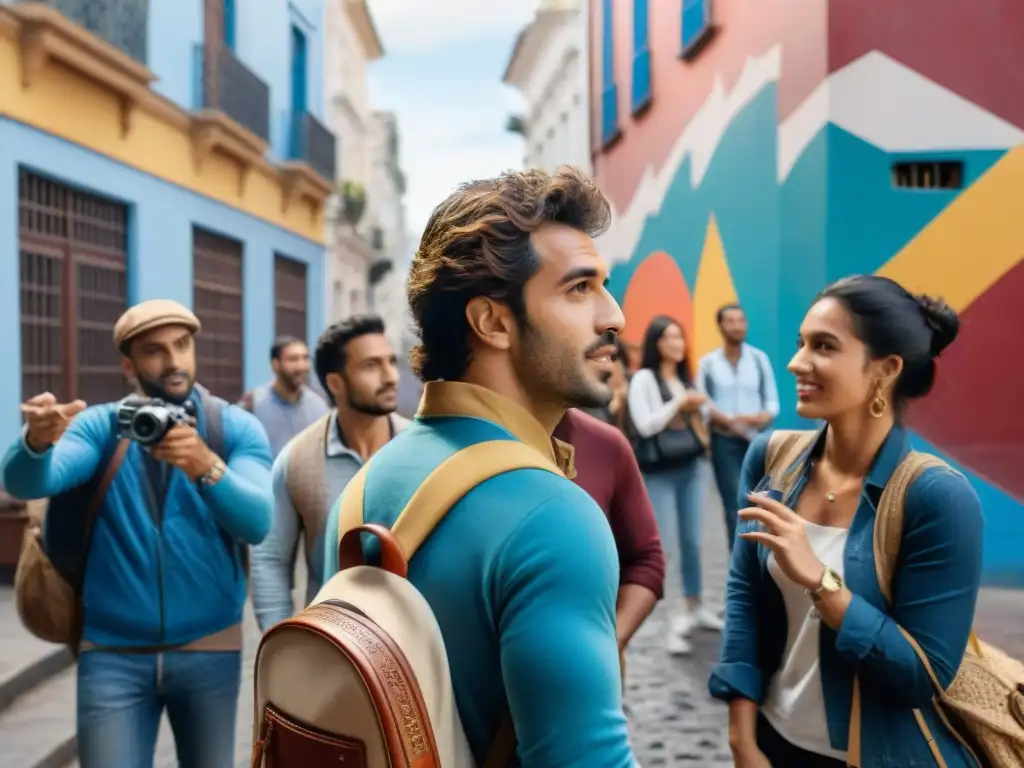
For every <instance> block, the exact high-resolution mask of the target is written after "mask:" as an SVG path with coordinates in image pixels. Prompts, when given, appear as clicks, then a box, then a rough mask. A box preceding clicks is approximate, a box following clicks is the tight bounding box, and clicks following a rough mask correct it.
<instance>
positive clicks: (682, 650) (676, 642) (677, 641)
mask: <svg viewBox="0 0 1024 768" xmlns="http://www.w3.org/2000/svg"><path fill="white" fill-rule="evenodd" d="M667 647H668V652H669V654H671V655H672V656H689V655H690V654H691V653H693V646H691V645H690V641H689V640H687V639H686V638H685V637H683V636H682V635H678V634H676V633H675V632H672V633H671V634H669V636H668V644H667Z"/></svg>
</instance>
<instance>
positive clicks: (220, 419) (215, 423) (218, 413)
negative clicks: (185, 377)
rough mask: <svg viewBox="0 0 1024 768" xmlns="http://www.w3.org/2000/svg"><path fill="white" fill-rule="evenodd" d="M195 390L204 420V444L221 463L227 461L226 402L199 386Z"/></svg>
mask: <svg viewBox="0 0 1024 768" xmlns="http://www.w3.org/2000/svg"><path fill="white" fill-rule="evenodd" d="M195 389H196V392H198V393H199V402H200V403H202V406H203V416H204V417H205V418H206V444H207V445H208V446H210V450H211V451H213V452H214V453H216V454H217V455H218V456H220V458H221V460H222V461H227V460H228V459H227V456H225V455H224V454H225V446H224V408H225V407H226V406H227V402H225V401H224V400H221V399H220V398H219V397H217V396H216V395H213V394H211V393H210V390H208V389H207V388H206V387H203V386H200V385H199V384H196V385H195Z"/></svg>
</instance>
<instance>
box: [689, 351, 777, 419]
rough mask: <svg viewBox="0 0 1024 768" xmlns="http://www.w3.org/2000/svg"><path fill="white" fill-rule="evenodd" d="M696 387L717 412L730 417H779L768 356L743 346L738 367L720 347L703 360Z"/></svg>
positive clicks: (773, 377) (698, 369)
mask: <svg viewBox="0 0 1024 768" xmlns="http://www.w3.org/2000/svg"><path fill="white" fill-rule="evenodd" d="M694 383H695V384H696V385H697V388H698V389H699V390H700V391H701V392H703V393H704V394H705V395H707V396H708V399H710V400H711V401H712V402H713V403H714V407H715V409H716V410H718V411H720V412H721V413H723V414H725V415H727V416H752V415H754V414H757V413H761V412H766V413H769V414H771V416H772V418H773V419H774V418H775V417H776V416H778V415H779V391H778V389H777V387H776V386H775V374H773V373H772V362H771V360H769V359H768V355H766V354H765V353H764V352H762V351H761V350H760V349H757V348H756V347H752V346H750V345H749V344H743V345H742V346H741V347H740V356H739V359H738V360H737V361H736V365H733V364H732V363H731V362H729V359H728V358H727V357H726V356H725V348H724V347H719V348H718V349H716V350H714V351H713V352H708V353H707V354H706V355H704V357H702V358H701V359H700V365H699V366H698V367H697V380H696V381H695V382H694Z"/></svg>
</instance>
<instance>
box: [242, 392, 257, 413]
mask: <svg viewBox="0 0 1024 768" xmlns="http://www.w3.org/2000/svg"><path fill="white" fill-rule="evenodd" d="M238 407H239V408H241V409H243V410H246V411H248V412H249V413H252V412H253V408H254V407H255V397H254V396H253V393H252V390H251V389H250V390H249V391H248V392H246V393H245V394H244V395H242V399H241V400H239V401H238Z"/></svg>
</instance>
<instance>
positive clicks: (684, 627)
mask: <svg viewBox="0 0 1024 768" xmlns="http://www.w3.org/2000/svg"><path fill="white" fill-rule="evenodd" d="M724 627H725V622H724V621H722V619H721V618H720V617H719V616H718V615H717V614H714V613H712V612H711V611H709V610H708V609H707V608H705V607H704V606H703V605H702V606H700V607H699V608H698V609H697V610H696V611H691V610H686V611H683V612H682V613H680V614H679V615H678V616H676V618H675V619H674V620H673V622H672V631H673V632H674V633H675V634H677V635H680V636H681V637H689V636H690V633H692V632H693V630H695V629H705V630H708V631H711V632H721V631H722V629H723V628H724Z"/></svg>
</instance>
